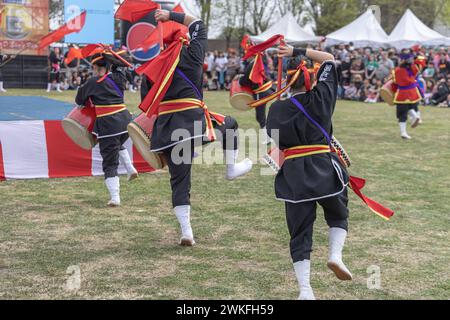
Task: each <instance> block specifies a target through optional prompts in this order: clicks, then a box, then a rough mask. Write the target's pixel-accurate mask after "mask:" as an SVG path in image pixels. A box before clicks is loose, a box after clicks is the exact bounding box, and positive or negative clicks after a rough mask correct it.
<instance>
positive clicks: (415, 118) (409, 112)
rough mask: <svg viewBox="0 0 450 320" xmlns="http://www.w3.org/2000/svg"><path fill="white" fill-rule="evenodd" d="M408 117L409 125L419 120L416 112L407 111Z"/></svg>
mask: <svg viewBox="0 0 450 320" xmlns="http://www.w3.org/2000/svg"><path fill="white" fill-rule="evenodd" d="M408 115H409V116H410V117H411V123H414V122H415V121H416V120H417V119H418V118H419V116H418V115H417V112H416V110H412V109H411V110H409V111H408Z"/></svg>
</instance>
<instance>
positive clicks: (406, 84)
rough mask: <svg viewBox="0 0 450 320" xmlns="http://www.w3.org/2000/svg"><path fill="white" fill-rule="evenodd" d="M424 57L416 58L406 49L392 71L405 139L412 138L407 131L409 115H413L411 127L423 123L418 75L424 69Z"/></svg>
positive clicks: (395, 101) (421, 95)
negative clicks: (420, 110)
mask: <svg viewBox="0 0 450 320" xmlns="http://www.w3.org/2000/svg"><path fill="white" fill-rule="evenodd" d="M422 60H423V59H422V58H421V57H419V58H417V59H415V58H414V54H412V53H411V52H409V51H404V52H403V53H402V54H401V55H400V65H399V66H398V67H397V68H395V69H394V70H393V71H392V80H393V86H392V88H393V90H394V92H395V94H394V103H395V104H396V105H397V119H398V122H399V125H400V135H401V137H402V138H403V139H407V140H409V139H411V137H410V136H409V135H408V133H407V131H406V122H407V120H408V115H409V116H410V117H411V127H412V128H416V127H417V126H418V125H419V124H420V123H421V117H420V112H419V109H418V106H419V102H420V100H422V98H423V93H422V91H421V88H420V85H419V82H418V80H417V77H418V76H419V74H420V73H421V71H422V69H423V63H422Z"/></svg>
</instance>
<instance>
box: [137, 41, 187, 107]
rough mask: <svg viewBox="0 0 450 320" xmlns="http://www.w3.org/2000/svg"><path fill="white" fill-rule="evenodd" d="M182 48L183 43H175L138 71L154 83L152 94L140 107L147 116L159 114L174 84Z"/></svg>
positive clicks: (149, 94)
mask: <svg viewBox="0 0 450 320" xmlns="http://www.w3.org/2000/svg"><path fill="white" fill-rule="evenodd" d="M180 36H182V35H181V34H177V35H176V37H177V38H178V39H179V37H180ZM182 48H183V41H181V40H178V41H174V42H172V44H171V45H170V46H169V47H168V48H167V49H166V50H164V51H163V52H162V53H161V54H160V55H159V56H157V57H156V58H155V59H153V60H151V61H149V62H147V63H146V64H144V65H142V66H140V67H139V68H138V69H136V72H137V73H138V74H140V75H142V74H145V75H146V76H147V78H148V79H149V80H150V81H151V82H152V88H151V89H150V92H149V93H148V94H147V96H146V97H145V99H144V100H143V101H142V103H141V104H140V106H139V108H140V109H141V110H142V111H144V112H146V113H147V114H150V115H152V114H154V113H156V112H157V108H158V107H159V104H160V102H161V100H162V99H163V98H164V95H165V94H166V92H167V90H168V89H169V86H170V84H171V83H172V79H173V75H174V71H175V67H176V66H177V65H178V62H179V58H180V53H181V49H182Z"/></svg>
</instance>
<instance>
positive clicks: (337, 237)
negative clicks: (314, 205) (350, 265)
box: [327, 228, 352, 280]
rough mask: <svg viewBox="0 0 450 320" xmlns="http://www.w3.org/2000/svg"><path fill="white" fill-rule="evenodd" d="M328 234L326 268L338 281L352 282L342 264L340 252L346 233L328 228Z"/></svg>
mask: <svg viewBox="0 0 450 320" xmlns="http://www.w3.org/2000/svg"><path fill="white" fill-rule="evenodd" d="M328 232H329V234H328V235H329V238H328V250H329V252H328V264H327V265H328V268H330V269H331V270H332V271H333V272H334V273H335V274H336V277H337V278H338V279H339V280H352V274H351V273H350V271H349V270H348V269H347V267H346V266H345V265H344V262H342V250H343V249H344V244H345V239H346V238H347V231H345V230H344V229H342V228H330V229H329V231H328Z"/></svg>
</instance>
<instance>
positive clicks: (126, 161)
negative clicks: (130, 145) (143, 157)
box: [119, 149, 138, 181]
mask: <svg viewBox="0 0 450 320" xmlns="http://www.w3.org/2000/svg"><path fill="white" fill-rule="evenodd" d="M119 158H120V162H122V163H123V165H124V166H125V168H126V169H127V177H128V181H131V180H134V179H136V178H137V177H138V172H137V170H136V168H135V167H134V166H133V163H132V162H131V159H130V154H129V153H128V150H127V149H124V150H120V151H119Z"/></svg>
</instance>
